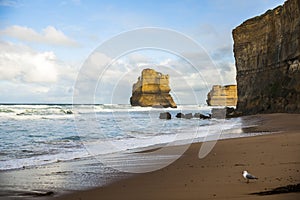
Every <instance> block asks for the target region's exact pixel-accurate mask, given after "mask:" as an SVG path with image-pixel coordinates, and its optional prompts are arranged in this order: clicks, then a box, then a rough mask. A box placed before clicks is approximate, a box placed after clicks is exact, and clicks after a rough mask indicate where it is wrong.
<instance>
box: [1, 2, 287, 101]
mask: <svg viewBox="0 0 300 200" xmlns="http://www.w3.org/2000/svg"><path fill="white" fill-rule="evenodd" d="M283 3H284V0H252V1H248V0H164V1H161V0H160V1H154V0H151V1H144V0H143V1H137V0H132V1H116V0H114V1H112V0H110V1H102V0H98V1H83V0H81V1H80V0H53V1H50V0H35V1H31V0H26V1H25V0H24V1H21V0H0V70H1V73H0V93H1V96H0V102H2V103H33V102H35V103H36V102H37V103H72V96H73V92H74V90H73V86H74V83H75V82H76V77H77V75H78V72H79V70H80V68H81V66H82V64H83V63H84V62H85V60H86V59H87V58H88V56H89V55H90V54H91V53H92V52H93V51H94V50H95V49H96V48H97V47H98V46H99V45H100V44H101V43H103V42H104V41H106V40H108V39H110V38H112V37H113V36H115V35H118V34H120V33H122V32H125V31H129V30H132V29H136V28H142V27H159V28H167V29H172V30H175V31H178V32H180V33H182V34H185V35H187V36H189V37H191V38H192V39H194V40H195V41H196V42H198V43H199V44H200V45H202V47H203V48H204V49H205V50H206V51H207V53H208V55H209V56H210V57H211V58H212V61H213V62H214V63H215V65H216V67H217V68H218V69H219V70H220V72H221V73H222V74H223V77H222V78H223V82H222V83H220V84H234V83H235V68H234V57H233V53H232V45H233V41H232V36H231V31H232V29H233V28H235V27H236V26H238V25H239V24H241V23H242V22H243V21H245V20H246V19H248V18H251V17H254V16H257V15H260V14H263V13H264V12H265V11H267V10H268V9H272V8H275V7H276V6H278V5H281V4H283ZM141 55H142V56H143V57H144V60H147V59H146V58H145V57H147V56H148V60H149V57H151V56H152V57H153V56H154V55H158V53H154V54H153V53H150V54H147V55H145V53H141ZM141 55H139V54H138V53H135V54H134V55H129V56H128V57H127V58H126V59H123V61H122V62H121V61H120V62H118V65H121V64H120V63H123V64H124V60H126V62H127V63H126V64H128V63H130V62H131V61H130V60H128V58H134V59H136V58H137V57H139V56H141ZM170 58H171V59H173V60H172V62H169V64H170V63H173V66H178V65H177V64H178V63H180V61H179V60H178V59H177V60H176V58H174V56H171V55H170ZM170 58H168V55H165V54H164V55H163V56H161V60H160V61H157V62H158V63H166V62H165V60H164V59H169V60H170ZM139 59H140V57H139ZM132 62H133V61H132ZM175 62H177V64H174V63H175ZM133 63H135V64H138V63H137V62H136V60H135V62H133ZM131 70H132V69H131ZM139 70H141V69H139ZM120 71H124V70H120ZM139 73H140V71H138V70H137V71H136V73H131V75H130V78H128V79H126V80H127V82H128V83H127V84H124V87H123V88H122V89H121V91H124V94H123V95H121V96H120V97H118V101H117V103H128V102H129V99H128V98H129V97H130V93H131V84H132V83H131V82H130V81H132V80H133V78H134V80H136V78H137V76H138V74H139ZM116 74H118V73H117V72H116ZM128 74H130V73H128ZM110 76H111V77H110V78H111V80H112V83H114V82H115V81H114V75H113V74H111V75H110ZM189 76H190V77H193V74H192V73H190V74H189V73H187V76H186V77H187V78H189ZM212 76H213V75H212ZM107 80H108V83H105V84H107V85H109V84H110V85H113V84H111V83H109V80H110V79H109V78H108V79H107ZM191 82H194V83H193V86H195V84H197V80H196V79H195V80H192V78H191ZM105 84H104V85H105ZM174 84H175V83H174ZM175 85H176V84H175ZM104 89H105V88H104ZM107 90H111V89H110V88H109V87H108V88H107ZM182 91H184V90H182ZM197 91H198V93H197V96H198V97H197V98H198V99H199V102H202V103H204V102H205V98H206V97H205V94H206V92H208V91H207V87H206V88H202V90H201V89H199V90H197ZM104 94H105V93H104ZM188 95H189V94H185V96H186V97H185V98H184V97H183V99H182V101H181V102H183V103H190V102H188V99H189V98H188ZM183 96H184V95H183ZM185 99H186V100H185ZM97 103H111V94H109V93H107V94H105V95H103V97H101V98H99V102H97Z"/></svg>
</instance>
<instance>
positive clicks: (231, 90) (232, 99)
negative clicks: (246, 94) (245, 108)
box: [206, 85, 237, 106]
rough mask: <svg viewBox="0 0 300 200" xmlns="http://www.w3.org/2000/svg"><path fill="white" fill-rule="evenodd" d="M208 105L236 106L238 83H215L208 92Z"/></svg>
mask: <svg viewBox="0 0 300 200" xmlns="http://www.w3.org/2000/svg"><path fill="white" fill-rule="evenodd" d="M206 102H207V105H209V106H236V103H237V87H236V85H226V86H221V85H214V86H213V87H212V89H211V90H210V92H209V93H208V94H207V100H206Z"/></svg>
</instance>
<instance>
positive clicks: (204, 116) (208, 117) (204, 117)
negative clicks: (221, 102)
mask: <svg viewBox="0 0 300 200" xmlns="http://www.w3.org/2000/svg"><path fill="white" fill-rule="evenodd" d="M200 119H211V115H203V114H200Z"/></svg>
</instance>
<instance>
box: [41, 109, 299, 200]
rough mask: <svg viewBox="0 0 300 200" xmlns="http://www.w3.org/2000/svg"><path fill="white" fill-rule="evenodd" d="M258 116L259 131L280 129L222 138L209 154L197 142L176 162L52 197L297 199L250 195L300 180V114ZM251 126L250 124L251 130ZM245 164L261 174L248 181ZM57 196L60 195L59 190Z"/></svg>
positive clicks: (293, 194) (256, 117)
mask: <svg viewBox="0 0 300 200" xmlns="http://www.w3.org/2000/svg"><path fill="white" fill-rule="evenodd" d="M253 119H254V120H256V121H257V122H258V123H257V126H255V127H254V128H255V130H256V131H268V132H279V131H280V133H275V134H265V135H259V136H253V137H243V138H231V139H225V140H220V141H218V142H217V144H216V146H215V147H214V148H213V150H212V152H210V153H209V154H208V156H206V157H205V158H203V159H199V158H198V157H197V155H198V151H199V149H200V146H201V143H194V144H192V145H191V146H190V148H189V149H188V150H187V151H186V152H185V153H184V155H183V156H181V157H180V158H179V159H178V160H176V161H175V162H174V163H172V164H171V165H169V166H167V167H165V168H162V169H160V170H157V171H154V172H149V173H144V174H135V175H133V176H132V177H129V178H126V177H125V179H123V180H119V181H112V183H110V184H108V185H105V186H102V187H97V188H94V189H88V190H85V191H79V192H78V191H76V192H73V193H70V194H63V195H61V196H58V197H54V198H53V197H48V198H47V199H55V200H56V199H58V200H59V199H66V200H69V199H70V200H71V199H80V198H81V199H98V198H100V197H101V199H225V198H228V199H231V198H239V199H259V198H264V199H297V198H299V197H300V193H287V194H276V195H270V196H257V195H250V193H257V192H264V191H267V190H271V189H274V188H277V187H281V186H286V185H289V184H298V183H300V173H299V169H300V158H299V153H300V145H299V144H300V143H299V141H300V140H299V139H300V127H299V124H298V122H299V121H300V115H298V114H280V113H279V114H267V115H254V116H246V117H242V120H244V121H245V123H247V122H249V121H250V120H253ZM248 131H249V130H248ZM243 170H248V171H249V172H250V173H253V174H255V175H256V176H258V177H259V179H258V180H257V181H251V182H250V183H249V184H246V183H245V180H243V177H242V175H241V173H242V171H243ZM54 196H55V195H54Z"/></svg>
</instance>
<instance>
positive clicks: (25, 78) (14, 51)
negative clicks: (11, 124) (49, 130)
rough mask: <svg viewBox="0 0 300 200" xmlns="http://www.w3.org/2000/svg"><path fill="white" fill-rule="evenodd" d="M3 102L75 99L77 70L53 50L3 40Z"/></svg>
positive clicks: (0, 77) (0, 68)
mask: <svg viewBox="0 0 300 200" xmlns="http://www.w3.org/2000/svg"><path fill="white" fill-rule="evenodd" d="M0 72H1V73H0V83H1V84H0V93H1V96H0V102H23V103H24V102H66V103H71V102H72V91H73V90H72V88H73V84H74V81H75V78H76V75H77V70H76V69H75V68H74V67H72V66H70V65H67V64H65V63H63V62H61V61H59V60H58V59H57V57H56V55H55V54H54V53H53V52H51V51H45V52H36V51H34V50H32V49H31V48H29V47H27V46H24V45H17V44H12V43H7V42H0Z"/></svg>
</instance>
